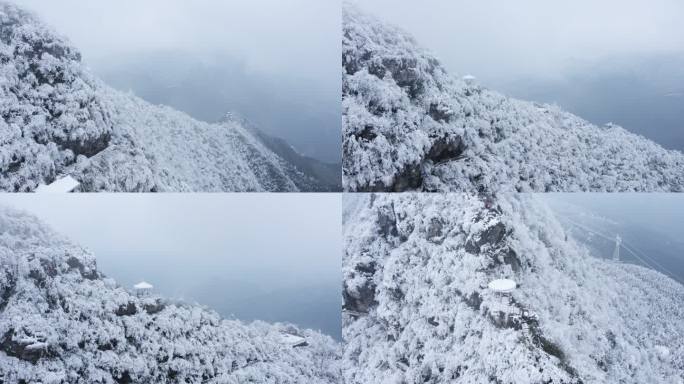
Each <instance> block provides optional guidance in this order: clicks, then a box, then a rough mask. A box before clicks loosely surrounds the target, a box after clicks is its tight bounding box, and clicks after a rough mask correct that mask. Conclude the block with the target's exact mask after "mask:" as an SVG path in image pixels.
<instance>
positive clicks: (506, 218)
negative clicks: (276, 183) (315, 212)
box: [343, 193, 684, 384]
mask: <svg viewBox="0 0 684 384" xmlns="http://www.w3.org/2000/svg"><path fill="white" fill-rule="evenodd" d="M344 210H345V212H344V221H345V222H344V231H345V233H344V249H345V254H344V259H343V276H344V292H343V295H344V318H343V322H344V323H343V337H344V341H345V346H344V352H343V375H344V376H345V380H346V382H347V383H397V384H398V383H407V384H413V383H457V384H460V383H473V384H475V383H478V384H481V383H501V384H503V383H516V384H524V383H635V384H636V383H663V384H665V383H684V359H683V358H682V356H684V322H682V321H681V319H682V318H683V317H684V287H683V286H682V285H680V284H679V283H677V282H675V281H673V280H671V279H669V278H667V277H666V276H664V275H661V274H659V273H657V272H654V271H651V270H648V269H645V268H642V267H638V266H634V265H628V264H620V263H613V262H610V261H605V260H601V259H597V258H594V257H592V256H591V255H590V254H589V253H588V252H587V250H586V248H583V247H581V246H579V245H578V244H577V243H576V242H575V241H574V239H573V238H572V237H571V236H567V234H566V233H565V232H564V231H563V229H562V227H561V225H560V224H559V223H558V221H557V220H556V219H555V217H554V216H553V214H552V213H551V211H550V210H549V209H548V208H547V207H546V206H544V205H542V204H541V203H540V202H539V201H538V200H536V198H535V197H534V196H530V195H517V196H515V197H511V196H500V197H498V198H487V197H475V196H469V195H461V194H449V195H442V194H434V195H433V194H427V195H425V194H422V195H421V194H413V193H407V194H400V195H397V194H394V195H366V194H362V195H358V196H345V206H344ZM500 278H509V279H513V280H514V281H516V283H517V285H518V288H517V289H515V290H514V292H513V293H512V294H511V296H510V297H509V298H506V297H504V296H501V295H500V294H497V293H495V292H493V291H491V290H490V289H489V288H488V284H489V283H490V282H491V281H493V280H495V279H500ZM354 367H358V368H354Z"/></svg>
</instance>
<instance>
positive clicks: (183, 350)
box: [0, 207, 341, 384]
mask: <svg viewBox="0 0 684 384" xmlns="http://www.w3.org/2000/svg"><path fill="white" fill-rule="evenodd" d="M0 234H2V235H0V382H2V383H36V382H42V383H55V384H81V383H83V384H86V383H197V382H206V383H228V384H242V383H274V382H279V383H316V384H331V383H339V382H341V381H340V372H339V349H338V347H339V346H338V345H337V344H336V343H335V342H334V341H333V340H332V339H331V338H330V337H327V336H324V335H322V334H320V333H318V332H315V331H311V330H300V329H297V328H296V327H295V326H292V325H287V324H276V325H271V324H266V323H263V322H254V323H252V324H244V323H242V322H240V321H237V320H223V319H221V318H220V317H219V316H218V315H217V314H216V313H214V312H211V311H209V310H207V309H204V308H200V307H197V306H193V305H186V304H180V303H171V302H166V301H165V300H163V299H161V298H155V297H136V296H134V295H132V294H130V293H129V292H127V291H126V290H125V289H123V288H122V287H120V286H118V285H117V284H116V283H115V282H114V281H113V280H111V279H108V278H106V277H104V276H102V275H101V274H100V273H98V272H97V268H96V265H95V259H94V257H93V256H92V255H90V254H89V253H87V252H86V251H84V250H83V249H82V248H80V247H79V246H77V245H75V244H73V243H71V242H70V241H68V240H67V239H65V238H63V237H61V236H59V235H57V234H55V233H54V232H52V231H51V230H50V229H49V228H46V227H45V226H44V225H43V224H41V223H39V222H38V221H37V220H36V219H35V218H33V217H31V216H27V215H26V214H23V213H19V212H16V211H14V210H10V209H6V208H4V207H0ZM285 332H287V333H290V334H296V335H299V336H300V337H302V338H303V339H304V340H305V341H306V342H305V343H299V344H300V345H297V348H293V347H292V345H290V344H287V343H283V342H282V334H283V333H285Z"/></svg>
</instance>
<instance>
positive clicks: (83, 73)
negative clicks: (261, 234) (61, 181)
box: [0, 1, 341, 192]
mask: <svg viewBox="0 0 684 384" xmlns="http://www.w3.org/2000/svg"><path fill="white" fill-rule="evenodd" d="M0 100H2V102H0V191H13V192H30V191H33V190H35V189H36V187H37V186H38V185H40V184H49V183H51V182H53V181H54V180H55V179H56V178H57V177H59V176H61V175H64V174H69V175H70V176H72V177H73V178H75V179H76V180H78V181H79V182H80V191H82V192H93V191H109V192H164V191H171V192H185V191H196V192H202V191H327V190H339V189H340V187H339V183H340V182H341V181H340V178H337V180H336V182H335V181H331V179H334V176H332V175H331V171H330V169H331V166H330V165H322V164H314V163H313V162H306V161H304V160H302V159H300V158H297V157H296V156H291V158H285V157H284V155H287V154H286V153H285V152H282V151H281V154H278V153H276V152H275V151H274V150H272V149H271V148H269V146H272V145H271V144H272V143H271V142H270V141H268V140H264V138H263V137H260V136H259V135H257V134H256V133H255V132H253V131H252V130H250V129H247V128H246V127H244V126H242V125H241V124H240V123H238V122H225V123H222V124H208V123H204V122H200V121H197V120H194V119H192V118H190V117H189V116H187V115H185V114H183V113H180V112H177V111H174V110H172V109H170V108H165V107H161V106H153V105H150V104H149V103H146V102H144V101H142V100H140V99H138V98H136V97H135V96H133V95H129V94H123V93H121V92H117V91H115V90H113V89H111V88H109V87H108V86H106V85H104V84H103V83H102V82H101V81H99V80H98V79H97V78H95V77H93V76H92V75H91V74H90V73H89V71H88V70H87V68H86V67H85V66H84V65H83V64H82V63H81V55H80V54H79V52H78V51H77V50H76V49H75V48H73V47H72V46H71V45H70V43H69V42H68V41H67V40H66V39H65V38H63V37H61V36H60V35H58V34H57V33H55V32H54V31H53V30H52V29H50V28H49V27H46V26H45V25H43V24H42V23H41V22H40V21H39V20H38V19H37V18H36V17H34V16H33V15H32V14H30V13H27V12H24V11H22V10H21V9H19V8H17V7H16V6H14V5H11V4H9V3H7V2H5V1H0ZM282 145H284V144H281V146H282ZM279 148H280V147H279ZM293 161H299V162H298V163H295V162H293ZM303 164H305V165H308V166H309V167H308V168H307V169H305V170H304V171H302V170H300V169H299V167H301V166H302V165H303ZM312 164H313V165H312ZM321 175H323V176H327V178H325V177H320V176H321Z"/></svg>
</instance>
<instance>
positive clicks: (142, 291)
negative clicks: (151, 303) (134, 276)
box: [133, 281, 154, 297]
mask: <svg viewBox="0 0 684 384" xmlns="http://www.w3.org/2000/svg"><path fill="white" fill-rule="evenodd" d="M133 289H134V290H135V295H136V296H138V297H147V296H149V295H151V294H152V290H153V289H154V286H153V285H152V284H150V283H148V282H146V281H141V282H139V283H138V284H136V285H134V286H133Z"/></svg>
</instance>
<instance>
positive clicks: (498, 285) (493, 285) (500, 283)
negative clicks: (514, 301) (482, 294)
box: [488, 279, 518, 293]
mask: <svg viewBox="0 0 684 384" xmlns="http://www.w3.org/2000/svg"><path fill="white" fill-rule="evenodd" d="M517 286H518V285H517V284H516V283H515V281H513V280H511V279H497V280H492V281H491V282H489V285H488V287H489V289H491V290H492V291H494V292H501V293H508V292H513V290H514V289H515V288H516V287H517Z"/></svg>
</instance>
